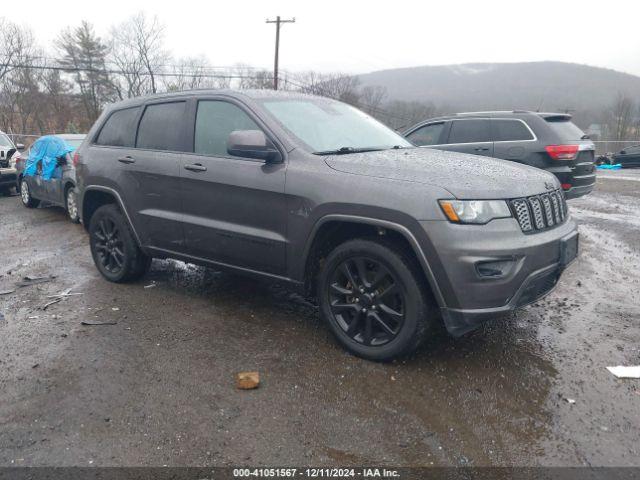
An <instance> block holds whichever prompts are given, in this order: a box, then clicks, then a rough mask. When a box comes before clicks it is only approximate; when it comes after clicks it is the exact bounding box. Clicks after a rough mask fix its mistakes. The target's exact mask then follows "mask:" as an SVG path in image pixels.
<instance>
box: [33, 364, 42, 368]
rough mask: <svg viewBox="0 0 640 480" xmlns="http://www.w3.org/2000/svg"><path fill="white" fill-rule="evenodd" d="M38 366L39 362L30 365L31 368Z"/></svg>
mask: <svg viewBox="0 0 640 480" xmlns="http://www.w3.org/2000/svg"><path fill="white" fill-rule="evenodd" d="M39 366H40V364H39V363H34V364H33V365H31V368H38V367H39Z"/></svg>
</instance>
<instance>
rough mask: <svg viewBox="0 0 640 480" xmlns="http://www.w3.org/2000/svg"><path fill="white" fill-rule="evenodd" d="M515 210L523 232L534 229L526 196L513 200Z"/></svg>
mask: <svg viewBox="0 0 640 480" xmlns="http://www.w3.org/2000/svg"><path fill="white" fill-rule="evenodd" d="M511 205H512V206H513V210H514V212H515V214H516V219H517V220H518V223H519V224H520V228H521V229H522V231H523V232H529V231H531V230H533V224H532V223H531V215H530V213H529V207H528V206H527V201H526V200H525V199H524V198H518V199H516V200H513V201H512V202H511Z"/></svg>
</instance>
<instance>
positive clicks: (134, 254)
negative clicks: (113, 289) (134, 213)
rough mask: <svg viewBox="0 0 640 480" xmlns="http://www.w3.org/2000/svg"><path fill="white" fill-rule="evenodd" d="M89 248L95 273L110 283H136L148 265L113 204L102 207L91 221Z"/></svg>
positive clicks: (147, 260) (129, 228)
mask: <svg viewBox="0 0 640 480" xmlns="http://www.w3.org/2000/svg"><path fill="white" fill-rule="evenodd" d="M89 244H90V246H91V255H92V256H93V261H94V263H95V264H96V267H97V268H98V271H99V272H100V273H101V274H102V276H103V277H104V278H106V279H107V280H109V281H110V282H115V283H123V282H129V281H132V280H136V279H138V278H140V277H141V276H143V275H144V274H145V273H147V270H148V269H149V266H150V265H151V257H149V256H148V255H145V254H144V252H143V251H142V250H141V249H140V247H139V246H138V243H137V242H136V239H135V237H134V235H133V232H132V230H131V227H130V226H129V222H128V221H127V219H126V218H125V216H124V215H123V214H122V212H121V211H120V209H119V208H118V207H117V206H116V205H114V204H109V205H103V206H102V207H100V208H98V209H97V210H96V211H95V213H94V214H93V216H92V217H91V221H90V222H89Z"/></svg>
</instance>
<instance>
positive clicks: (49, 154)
mask: <svg viewBox="0 0 640 480" xmlns="http://www.w3.org/2000/svg"><path fill="white" fill-rule="evenodd" d="M73 150H74V148H73V147H72V146H71V145H69V144H68V143H67V142H65V141H64V140H63V139H61V138H60V137H56V136H55V135H45V136H44V137H40V138H39V139H38V140H36V141H35V143H34V144H33V145H32V146H31V150H30V152H29V157H28V158H27V162H26V165H25V169H24V174H25V175H27V176H31V177H32V176H34V175H36V173H37V172H38V164H41V165H42V179H43V180H51V178H52V177H53V176H54V172H55V170H56V167H57V166H58V158H60V157H64V156H65V155H66V154H67V153H71V152H72V151H73Z"/></svg>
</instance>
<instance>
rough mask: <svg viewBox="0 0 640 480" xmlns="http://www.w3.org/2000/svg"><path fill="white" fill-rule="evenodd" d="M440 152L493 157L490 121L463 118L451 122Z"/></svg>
mask: <svg viewBox="0 0 640 480" xmlns="http://www.w3.org/2000/svg"><path fill="white" fill-rule="evenodd" d="M436 148H438V149H440V150H449V151H452V152H460V153H471V154H473V155H484V156H487V157H492V156H493V141H492V138H491V128H490V125H489V120H488V119H486V118H461V119H455V120H451V127H450V129H449V135H448V138H447V142H446V144H445V145H438V146H437V147H436Z"/></svg>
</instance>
